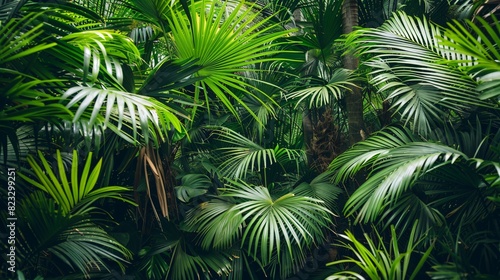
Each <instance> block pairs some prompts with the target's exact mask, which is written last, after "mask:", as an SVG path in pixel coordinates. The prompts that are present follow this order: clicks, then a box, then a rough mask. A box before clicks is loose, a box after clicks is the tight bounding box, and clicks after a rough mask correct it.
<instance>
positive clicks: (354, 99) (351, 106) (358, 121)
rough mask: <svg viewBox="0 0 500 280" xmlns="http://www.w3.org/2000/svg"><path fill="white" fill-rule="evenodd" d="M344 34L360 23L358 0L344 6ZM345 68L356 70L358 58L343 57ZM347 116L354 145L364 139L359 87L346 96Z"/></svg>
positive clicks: (361, 100)
mask: <svg viewBox="0 0 500 280" xmlns="http://www.w3.org/2000/svg"><path fill="white" fill-rule="evenodd" d="M342 14H343V23H344V34H348V33H350V32H351V31H352V30H353V27H354V26H357V25H358V3H357V0H345V1H344V4H343V7H342ZM343 63H344V68H346V69H350V70H356V69H357V68H358V59H357V58H355V57H354V56H353V55H351V54H347V55H345V56H344V58H343ZM346 107H347V118H348V124H349V143H350V145H353V144H354V143H356V142H359V141H361V140H363V138H364V137H363V136H364V134H365V132H364V121H363V95H362V94H361V90H360V88H358V87H351V92H350V93H348V94H347V96H346Z"/></svg>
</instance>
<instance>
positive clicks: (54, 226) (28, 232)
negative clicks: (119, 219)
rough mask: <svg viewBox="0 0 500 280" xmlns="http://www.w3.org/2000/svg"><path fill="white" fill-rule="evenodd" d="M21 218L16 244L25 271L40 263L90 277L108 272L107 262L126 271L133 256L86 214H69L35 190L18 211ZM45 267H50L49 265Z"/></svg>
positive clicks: (22, 201)
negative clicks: (95, 272)
mask: <svg viewBox="0 0 500 280" xmlns="http://www.w3.org/2000/svg"><path fill="white" fill-rule="evenodd" d="M16 214H17V215H18V217H22V218H20V219H19V222H18V223H17V226H18V230H19V231H20V232H22V234H20V235H18V239H17V242H16V244H17V245H18V246H17V250H18V253H19V257H20V264H21V267H22V268H23V270H24V271H25V272H29V271H37V270H38V269H39V267H37V266H38V265H39V261H40V260H41V259H43V260H44V261H46V262H48V263H50V264H51V265H52V266H53V267H54V268H55V267H58V266H61V264H64V265H67V267H68V268H63V267H60V268H62V269H65V270H66V271H67V272H70V271H76V272H80V273H83V274H84V275H85V276H86V277H88V275H89V273H90V272H91V271H93V270H95V269H98V270H103V269H104V270H107V271H109V268H108V265H109V264H107V263H106V262H107V261H109V260H110V261H112V262H114V263H116V264H118V265H119V266H120V267H121V268H122V269H124V263H126V262H127V260H128V259H130V258H131V253H130V252H129V251H128V250H127V249H126V248H125V247H124V246H123V245H121V244H120V243H118V242H117V241H116V240H115V239H114V238H113V237H111V236H110V235H109V234H108V233H107V232H106V231H104V230H103V229H102V228H101V227H99V226H98V225H96V224H95V223H93V222H91V221H90V219H89V216H87V215H86V214H82V213H79V214H76V215H67V214H63V211H58V204H57V203H56V201H55V200H53V199H52V198H47V196H46V194H45V193H44V192H42V191H36V192H34V193H32V194H30V195H29V196H27V197H25V198H23V199H22V200H21V201H20V203H19V206H18V207H17V209H16ZM45 268H50V266H46V267H45Z"/></svg>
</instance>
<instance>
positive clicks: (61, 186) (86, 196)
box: [19, 151, 134, 215]
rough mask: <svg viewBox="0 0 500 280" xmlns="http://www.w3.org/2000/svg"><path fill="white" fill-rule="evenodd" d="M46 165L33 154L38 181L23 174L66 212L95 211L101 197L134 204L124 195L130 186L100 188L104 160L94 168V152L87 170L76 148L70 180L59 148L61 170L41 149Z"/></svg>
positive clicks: (82, 212) (63, 213)
mask: <svg viewBox="0 0 500 280" xmlns="http://www.w3.org/2000/svg"><path fill="white" fill-rule="evenodd" d="M38 155H39V159H40V161H41V163H42V165H39V164H38V163H37V162H36V161H35V159H34V158H33V157H31V156H29V157H28V163H29V164H30V166H31V168H32V169H33V172H34V174H35V177H36V180H34V179H31V178H29V177H27V176H26V175H23V174H19V175H20V177H21V178H23V179H24V180H26V181H27V182H28V183H30V184H31V185H33V186H34V187H36V188H38V189H40V190H42V191H44V192H46V193H47V194H49V195H50V196H51V197H52V198H53V199H54V201H55V202H56V203H57V205H58V206H59V207H60V209H61V213H62V215H69V214H72V215H78V214H84V213H88V212H89V211H91V210H93V208H92V207H91V204H92V203H94V202H95V201H96V200H98V199H102V198H114V199H118V200H122V201H125V202H128V203H131V204H134V202H132V201H131V200H129V199H127V198H125V197H123V195H122V193H123V192H126V191H129V189H128V188H125V187H119V186H108V187H101V188H96V183H97V181H98V177H99V174H100V170H101V164H102V160H100V161H99V162H98V163H97V164H96V165H95V166H94V167H92V153H90V154H89V156H88V158H87V160H86V162H85V165H84V168H83V171H81V173H80V170H79V167H78V155H77V152H76V151H73V159H72V163H71V176H70V178H69V179H68V177H67V175H66V169H65V168H64V162H63V159H62V157H61V153H60V152H59V151H57V157H56V160H57V171H56V172H54V170H53V167H52V166H50V165H49V163H48V161H47V159H46V158H45V157H44V156H43V154H42V153H41V152H40V151H39V152H38Z"/></svg>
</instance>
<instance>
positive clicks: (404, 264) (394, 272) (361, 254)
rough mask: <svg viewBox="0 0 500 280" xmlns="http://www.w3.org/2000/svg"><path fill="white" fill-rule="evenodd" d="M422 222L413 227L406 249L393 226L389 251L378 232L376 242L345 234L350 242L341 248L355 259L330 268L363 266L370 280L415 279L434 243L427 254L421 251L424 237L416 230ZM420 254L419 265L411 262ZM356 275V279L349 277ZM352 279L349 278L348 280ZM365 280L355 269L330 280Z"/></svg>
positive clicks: (427, 250)
mask: <svg viewBox="0 0 500 280" xmlns="http://www.w3.org/2000/svg"><path fill="white" fill-rule="evenodd" d="M417 227H418V221H415V222H414V223H413V227H412V230H411V233H410V236H409V240H408V242H407V245H406V250H404V249H403V248H402V249H403V250H401V249H399V247H400V245H401V240H400V239H399V238H400V237H401V236H397V234H396V229H395V227H394V226H391V228H390V230H391V231H390V233H391V236H390V237H391V239H390V247H389V248H388V247H387V246H386V245H385V243H384V240H383V237H382V236H381V235H380V233H379V232H378V231H376V230H375V235H376V237H377V238H376V239H375V240H373V239H372V238H370V236H369V235H368V234H366V233H365V234H364V238H365V240H366V241H365V240H363V241H362V240H359V239H357V238H356V236H355V235H354V234H353V233H352V232H350V231H347V232H346V233H345V235H341V237H342V238H344V239H345V240H347V242H342V243H341V245H340V246H342V247H344V248H346V249H348V250H349V251H352V252H353V253H354V257H348V258H347V259H344V260H339V261H334V262H331V263H329V264H328V265H338V264H344V263H348V264H354V265H355V267H359V268H360V269H361V270H362V271H363V272H364V274H366V275H368V277H370V279H399V280H402V279H415V277H417V275H418V273H419V271H420V270H421V269H422V266H423V265H424V264H425V262H426V260H427V258H429V256H430V254H431V251H432V250H433V247H434V244H432V245H431V246H429V247H428V248H427V249H426V250H425V251H424V252H420V251H418V248H419V245H420V244H421V243H422V242H423V241H424V239H423V238H416V237H415V236H416V230H417ZM415 255H420V256H419V257H420V258H419V259H418V263H416V264H415V263H414V262H410V260H411V258H412V257H415ZM349 276H354V278H352V277H349ZM347 277H348V278H347ZM346 278H347V279H365V278H364V277H363V276H362V275H360V274H358V273H357V272H356V271H355V270H353V269H351V270H346V271H341V272H338V273H335V274H334V275H332V276H330V277H328V278H327V279H328V280H333V279H346Z"/></svg>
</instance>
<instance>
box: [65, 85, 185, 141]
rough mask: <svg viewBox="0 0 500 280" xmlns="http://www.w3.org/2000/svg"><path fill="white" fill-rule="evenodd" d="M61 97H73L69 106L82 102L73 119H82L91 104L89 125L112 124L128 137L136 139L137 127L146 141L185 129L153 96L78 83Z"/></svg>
mask: <svg viewBox="0 0 500 280" xmlns="http://www.w3.org/2000/svg"><path fill="white" fill-rule="evenodd" d="M62 98H63V99H67V98H71V99H70V100H69V102H68V103H67V104H66V107H68V108H71V107H72V106H73V105H75V104H77V103H79V106H78V110H77V111H76V113H75V116H74V117H73V122H77V121H79V120H80V119H82V117H83V116H85V115H86V113H87V111H88V110H89V108H92V112H91V114H90V118H89V120H88V122H89V126H92V125H93V124H94V123H96V122H98V123H99V124H101V123H102V125H103V126H104V127H106V126H110V127H111V128H115V129H113V130H114V131H115V132H116V133H117V134H118V135H119V136H120V137H122V138H124V139H126V140H128V141H137V137H138V135H137V134H138V131H140V132H141V134H142V136H143V137H144V142H145V143H147V142H148V141H149V139H150V138H152V139H153V140H154V141H155V142H158V139H157V134H156V133H161V134H160V139H161V140H163V138H164V136H165V135H166V134H167V133H168V131H169V130H170V129H171V128H172V127H174V128H175V129H176V130H177V131H181V130H182V124H181V122H180V120H179V119H178V118H177V117H176V115H174V114H173V112H172V110H171V109H170V108H169V107H168V106H167V105H165V104H163V103H160V102H158V101H156V100H154V99H153V98H151V97H145V96H142V95H138V94H134V93H129V92H124V91H119V90H113V89H97V88H91V87H84V86H78V87H73V88H70V89H69V90H67V91H66V92H65V93H64V95H63V96H62ZM102 113H103V115H104V119H103V118H102V115H101V114H102ZM124 125H126V126H127V127H129V128H130V129H131V131H132V137H131V138H130V137H129V136H128V135H127V134H125V133H123V132H121V128H122V126H124Z"/></svg>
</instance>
